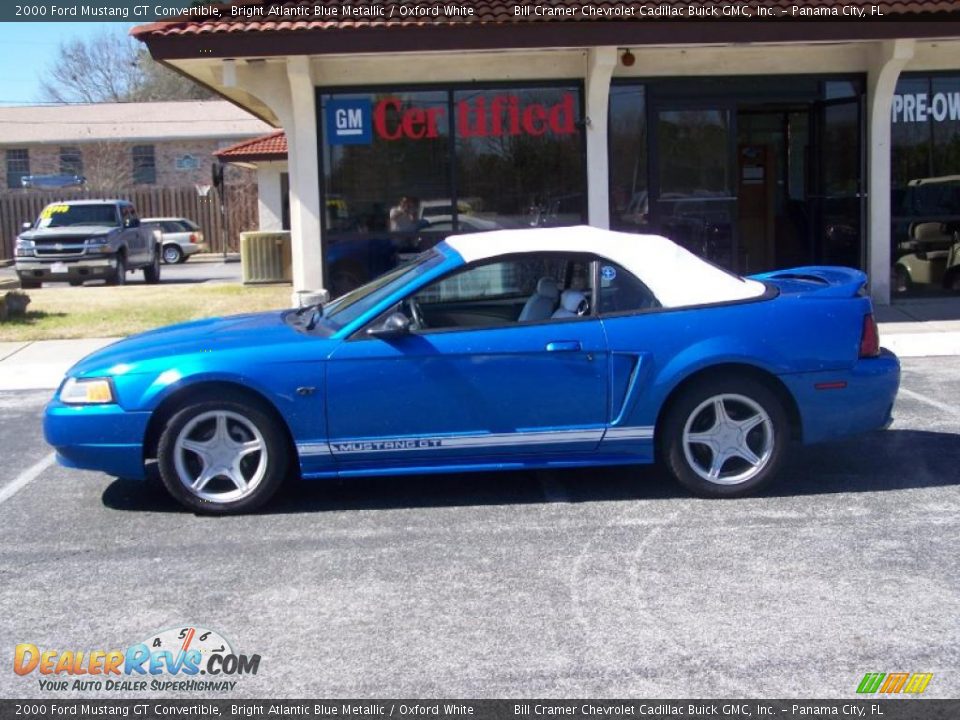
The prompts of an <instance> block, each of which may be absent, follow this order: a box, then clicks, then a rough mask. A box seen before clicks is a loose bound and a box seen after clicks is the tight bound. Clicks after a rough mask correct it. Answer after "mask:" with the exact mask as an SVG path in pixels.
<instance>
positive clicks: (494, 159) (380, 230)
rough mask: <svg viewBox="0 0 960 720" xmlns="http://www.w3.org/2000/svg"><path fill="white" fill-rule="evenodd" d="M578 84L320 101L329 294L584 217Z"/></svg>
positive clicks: (326, 97) (371, 94) (352, 95)
mask: <svg viewBox="0 0 960 720" xmlns="http://www.w3.org/2000/svg"><path fill="white" fill-rule="evenodd" d="M580 106H581V98H580V89H579V87H577V86H570V87H541V88H513V87H498V88H474V87H471V88H469V89H467V88H462V87H461V88H444V89H430V90H413V91H379V90H378V91H373V92H352V93H336V94H320V96H319V112H320V117H321V124H322V129H321V147H322V157H323V171H324V203H325V207H326V213H325V217H324V229H325V237H326V241H327V250H326V267H327V272H328V279H327V284H328V286H329V287H330V288H331V291H332V293H333V294H334V295H337V294H340V293H342V292H344V291H346V290H348V289H350V288H352V287H355V286H356V285H358V284H360V283H362V282H364V281H366V280H368V279H370V278H372V277H376V276H377V275H379V274H381V273H383V272H385V271H387V270H388V269H390V268H391V267H393V266H395V265H396V264H397V263H398V262H400V261H402V260H404V259H406V258H407V257H409V256H410V255H411V254H413V253H415V252H419V251H422V250H424V249H426V248H428V247H431V246H432V245H433V244H435V243H436V242H438V241H439V240H442V239H443V238H445V237H446V236H448V235H451V234H453V233H457V232H482V231H487V230H496V229H499V228H515V227H531V226H549V225H570V224H576V223H579V222H582V221H583V219H584V217H585V213H586V200H585V186H586V182H585V171H584V158H583V137H582V123H581V108H580Z"/></svg>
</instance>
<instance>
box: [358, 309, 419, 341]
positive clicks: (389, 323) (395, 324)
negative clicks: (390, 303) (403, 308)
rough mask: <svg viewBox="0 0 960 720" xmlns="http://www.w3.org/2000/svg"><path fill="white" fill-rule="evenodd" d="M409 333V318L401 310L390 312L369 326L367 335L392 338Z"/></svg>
mask: <svg viewBox="0 0 960 720" xmlns="http://www.w3.org/2000/svg"><path fill="white" fill-rule="evenodd" d="M409 333H410V318H408V317H407V316H406V315H404V314H403V313H402V312H392V313H390V314H389V315H387V316H386V317H385V318H384V319H383V320H380V321H378V322H376V323H374V324H373V325H371V326H370V327H369V328H367V335H369V336H370V337H378V338H394V337H400V336H401V335H408V334H409Z"/></svg>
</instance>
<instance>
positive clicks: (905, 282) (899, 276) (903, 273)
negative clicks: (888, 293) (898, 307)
mask: <svg viewBox="0 0 960 720" xmlns="http://www.w3.org/2000/svg"><path fill="white" fill-rule="evenodd" d="M912 286H913V282H912V281H911V280H910V273H909V272H907V269H906V268H905V267H903V265H896V266H895V267H894V269H893V292H895V293H898V294H899V293H908V292H910V289H911V287H912Z"/></svg>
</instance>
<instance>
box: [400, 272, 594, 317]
mask: <svg viewBox="0 0 960 720" xmlns="http://www.w3.org/2000/svg"><path fill="white" fill-rule="evenodd" d="M591 260H592V258H589V257H578V256H573V255H563V254H548V253H538V254H530V255H518V256H516V257H513V258H508V259H506V260H500V261H496V262H489V263H484V264H480V265H474V266H472V267H468V268H465V269H463V270H461V271H459V272H456V273H454V274H453V275H449V276H447V277H445V278H442V279H441V280H438V281H437V282H434V283H432V284H431V285H428V286H427V287H425V288H423V289H422V290H420V291H419V292H418V293H417V294H416V295H415V296H414V297H413V298H411V299H410V300H408V301H407V302H406V303H405V305H406V307H405V308H404V310H405V311H406V313H407V314H408V316H410V318H411V320H412V321H413V323H414V329H415V330H416V331H419V332H429V331H433V330H451V329H458V328H460V329H475V328H491V327H505V326H510V325H518V324H523V323H531V322H546V321H551V320H562V319H571V318H576V317H579V316H583V315H589V314H590V300H591V290H590V287H589V285H590V282H589V278H590V263H591ZM411 304H412V305H413V307H411Z"/></svg>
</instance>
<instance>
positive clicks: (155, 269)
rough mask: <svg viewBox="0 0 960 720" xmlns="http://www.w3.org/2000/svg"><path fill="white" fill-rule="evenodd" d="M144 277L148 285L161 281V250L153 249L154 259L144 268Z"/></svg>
mask: <svg viewBox="0 0 960 720" xmlns="http://www.w3.org/2000/svg"><path fill="white" fill-rule="evenodd" d="M143 279H144V280H145V281H146V283H147V284H148V285H156V284H157V283H158V282H160V252H159V250H156V249H155V250H154V251H153V260H151V261H150V264H149V265H147V266H146V267H144V268H143Z"/></svg>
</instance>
